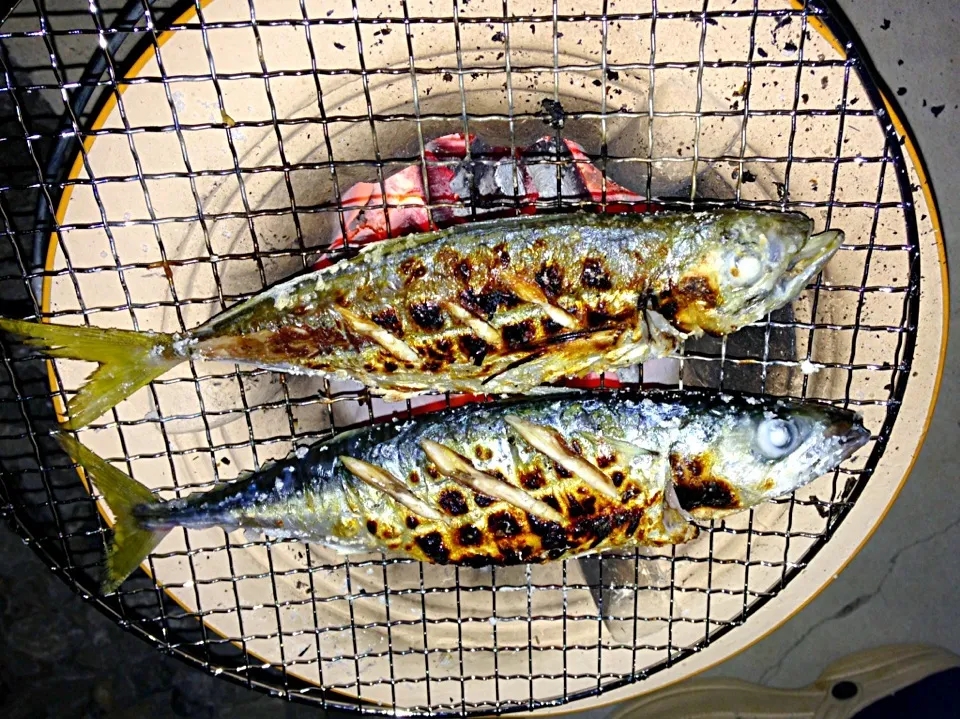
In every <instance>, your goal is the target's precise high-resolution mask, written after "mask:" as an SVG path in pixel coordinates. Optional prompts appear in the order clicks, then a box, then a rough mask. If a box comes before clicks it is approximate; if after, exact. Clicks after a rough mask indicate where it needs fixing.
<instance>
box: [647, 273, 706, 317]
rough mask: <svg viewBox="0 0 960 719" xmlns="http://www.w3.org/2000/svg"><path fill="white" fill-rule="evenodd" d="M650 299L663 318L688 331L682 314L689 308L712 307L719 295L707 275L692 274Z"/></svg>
mask: <svg viewBox="0 0 960 719" xmlns="http://www.w3.org/2000/svg"><path fill="white" fill-rule="evenodd" d="M651 299H652V300H653V302H652V304H653V308H654V309H655V310H656V311H657V312H659V313H660V314H661V315H663V317H664V319H666V320H667V321H668V322H670V323H671V324H672V325H673V326H674V327H676V328H677V329H679V330H681V331H688V330H689V329H690V327H689V326H688V323H687V322H684V321H683V320H684V317H683V315H684V314H685V313H686V312H687V311H689V310H696V309H713V308H714V307H716V306H717V304H718V302H719V295H718V293H717V290H716V288H715V287H714V286H713V284H712V283H711V282H710V279H709V278H708V277H704V276H702V275H693V276H690V277H684V278H683V279H682V280H681V281H680V283H679V284H678V285H674V286H672V287H670V288H669V289H668V290H665V291H664V292H661V293H660V295H659V296H656V297H653V298H651Z"/></svg>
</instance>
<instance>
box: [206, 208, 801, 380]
mask: <svg viewBox="0 0 960 719" xmlns="http://www.w3.org/2000/svg"><path fill="white" fill-rule="evenodd" d="M810 229H811V223H810V221H809V219H807V218H806V217H804V216H803V215H796V214H790V213H759V212H739V211H721V212H712V213H698V214H690V213H688V214H682V213H681V214H663V215H655V216H605V215H584V214H577V215H563V216H555V217H539V218H521V219H514V220H510V221H493V222H481V223H473V224H469V225H463V226H459V227H456V228H453V229H450V230H445V231H442V232H435V233H429V234H425V235H418V236H415V237H411V238H403V239H398V240H391V241H386V242H382V243H377V244H375V245H371V246H369V247H367V248H365V249H364V251H363V252H362V253H361V254H360V255H359V256H358V257H355V258H353V259H350V260H346V261H344V262H341V263H339V264H337V265H335V266H333V267H331V268H327V269H324V270H320V271H316V272H313V273H310V274H307V275H304V276H301V277H298V278H296V279H294V280H291V281H289V282H286V283H283V284H281V285H278V286H276V287H274V288H272V289H271V290H268V291H265V292H264V293H261V294H260V295H258V296H257V297H254V298H252V299H251V300H249V301H247V302H245V303H243V304H241V305H239V306H237V307H236V308H233V309H231V310H228V311H226V312H225V313H223V314H221V315H219V316H218V317H215V318H213V319H212V320H211V321H210V322H208V323H207V324H206V325H204V326H202V327H200V328H198V329H197V330H195V331H194V332H193V333H192V341H193V343H192V344H191V345H190V352H191V353H193V354H195V355H199V356H202V357H207V358H211V359H230V360H235V361H241V362H250V363H255V364H258V365H260V366H270V367H276V368H280V369H293V370H299V371H311V372H320V373H328V374H334V375H339V376H344V377H350V378H354V379H359V380H360V381H362V382H363V383H364V384H367V385H368V386H371V387H375V388H379V389H380V390H382V391H386V392H389V393H393V394H395V395H405V394H407V395H408V394H414V393H417V392H422V391H427V390H460V391H471V392H516V391H522V390H525V389H528V388H530V387H532V386H535V385H536V384H540V383H543V382H550V381H552V380H555V379H558V378H560V377H563V376H573V375H579V374H583V373H586V372H588V371H591V370H596V369H602V368H613V367H617V366H623V365H626V364H632V363H635V362H639V361H644V360H646V359H650V358H652V357H656V356H662V355H664V354H667V353H669V352H670V351H672V350H673V349H674V348H675V347H676V345H677V344H678V343H679V341H681V340H682V338H683V337H685V336H686V335H688V334H699V333H702V332H710V333H713V334H723V333H726V332H730V331H733V330H735V329H736V328H737V327H738V326H740V325H742V324H745V323H746V322H749V321H752V320H753V319H755V318H756V317H759V316H762V314H763V313H765V312H766V311H768V310H767V308H765V307H764V306H758V307H757V308H756V311H755V312H753V313H752V314H751V313H748V315H747V316H744V317H741V316H739V315H737V316H734V315H732V314H731V315H730V316H726V315H725V314H724V313H725V312H726V309H727V308H729V307H732V303H731V300H732V298H731V297H729V296H725V293H724V287H723V282H722V281H721V278H720V277H719V274H718V273H720V272H721V271H725V270H724V268H722V267H717V265H718V262H717V261H716V259H715V257H713V256H711V255H710V254H709V248H711V247H723V246H724V245H725V244H726V245H731V244H733V243H735V242H736V241H737V238H740V237H746V236H756V235H760V236H763V235H764V233H765V232H766V233H769V234H770V235H771V236H772V235H773V234H775V233H776V234H777V235H778V236H780V237H785V238H787V241H788V242H789V243H790V245H791V246H794V247H802V246H803V243H804V241H805V240H806V238H807V237H808V236H809V233H810ZM711 257H713V261H710V259H711ZM719 264H723V263H722V262H720V263H719ZM651 313H656V314H657V315H658V316H657V317H651ZM754 315H755V316H754ZM652 320H659V321H654V322H653V324H651V321H652Z"/></svg>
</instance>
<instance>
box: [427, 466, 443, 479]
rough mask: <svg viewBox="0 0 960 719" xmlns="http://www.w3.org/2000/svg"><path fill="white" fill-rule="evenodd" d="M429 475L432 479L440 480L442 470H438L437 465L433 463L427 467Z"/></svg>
mask: <svg viewBox="0 0 960 719" xmlns="http://www.w3.org/2000/svg"><path fill="white" fill-rule="evenodd" d="M427 475H429V477H430V479H438V478H439V477H440V470H439V469H437V465H435V464H433V463H432V462H431V463H429V464H428V465H427Z"/></svg>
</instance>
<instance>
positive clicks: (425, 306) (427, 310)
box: [410, 302, 443, 330]
mask: <svg viewBox="0 0 960 719" xmlns="http://www.w3.org/2000/svg"><path fill="white" fill-rule="evenodd" d="M410 316H411V317H412V318H413V321H414V322H416V323H417V324H418V325H419V326H420V327H422V328H423V329H425V330H438V329H440V328H441V327H443V314H442V313H441V312H440V305H438V304H437V303H435V302H419V303H417V304H414V305H411V306H410Z"/></svg>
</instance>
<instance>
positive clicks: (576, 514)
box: [567, 494, 597, 519]
mask: <svg viewBox="0 0 960 719" xmlns="http://www.w3.org/2000/svg"><path fill="white" fill-rule="evenodd" d="M596 511H597V498H596V497H593V496H590V497H584V498H583V499H582V500H579V499H577V498H576V497H574V496H573V495H572V494H568V495H567V515H568V516H569V517H570V519H580V518H582V517H591V516H593V515H594V514H596Z"/></svg>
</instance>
